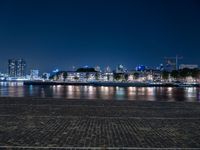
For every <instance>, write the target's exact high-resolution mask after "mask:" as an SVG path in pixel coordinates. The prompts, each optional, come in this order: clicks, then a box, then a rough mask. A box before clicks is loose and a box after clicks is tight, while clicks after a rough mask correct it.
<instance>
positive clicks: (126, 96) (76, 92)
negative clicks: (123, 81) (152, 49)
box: [0, 82, 200, 102]
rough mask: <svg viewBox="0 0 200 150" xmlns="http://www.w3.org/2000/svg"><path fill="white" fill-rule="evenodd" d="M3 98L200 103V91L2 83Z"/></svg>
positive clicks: (1, 94) (190, 89)
mask: <svg viewBox="0 0 200 150" xmlns="http://www.w3.org/2000/svg"><path fill="white" fill-rule="evenodd" d="M0 97H43V98H44V97H52V98H65V99H105V100H111V99H116V100H147V101H188V102H193V101H200V88H196V87H187V88H172V87H104V86H98V87H94V86H72V85H69V86H61V85H57V86H55V85H54V86H35V85H34V86H31V85H30V86H23V83H20V82H0Z"/></svg>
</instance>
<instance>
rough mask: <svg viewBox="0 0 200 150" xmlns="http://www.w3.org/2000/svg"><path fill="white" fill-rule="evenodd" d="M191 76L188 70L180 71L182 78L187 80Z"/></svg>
mask: <svg viewBox="0 0 200 150" xmlns="http://www.w3.org/2000/svg"><path fill="white" fill-rule="evenodd" d="M190 75H191V70H190V69H188V68H184V69H182V70H180V77H181V78H183V79H185V78H186V77H188V76H190Z"/></svg>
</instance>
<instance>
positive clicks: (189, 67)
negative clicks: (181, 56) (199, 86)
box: [179, 64, 199, 69]
mask: <svg viewBox="0 0 200 150" xmlns="http://www.w3.org/2000/svg"><path fill="white" fill-rule="evenodd" d="M185 68H188V69H198V68H199V66H198V65H196V64H181V65H180V66H179V69H185Z"/></svg>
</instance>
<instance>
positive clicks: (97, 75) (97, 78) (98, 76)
mask: <svg viewBox="0 0 200 150" xmlns="http://www.w3.org/2000/svg"><path fill="white" fill-rule="evenodd" d="M99 78H100V73H99V72H96V73H95V80H99Z"/></svg>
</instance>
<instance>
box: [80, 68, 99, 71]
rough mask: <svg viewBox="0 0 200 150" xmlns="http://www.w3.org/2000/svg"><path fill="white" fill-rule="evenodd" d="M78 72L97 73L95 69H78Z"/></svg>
mask: <svg viewBox="0 0 200 150" xmlns="http://www.w3.org/2000/svg"><path fill="white" fill-rule="evenodd" d="M76 71H77V72H97V71H96V70H95V69H94V68H78V69H77V70H76Z"/></svg>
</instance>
